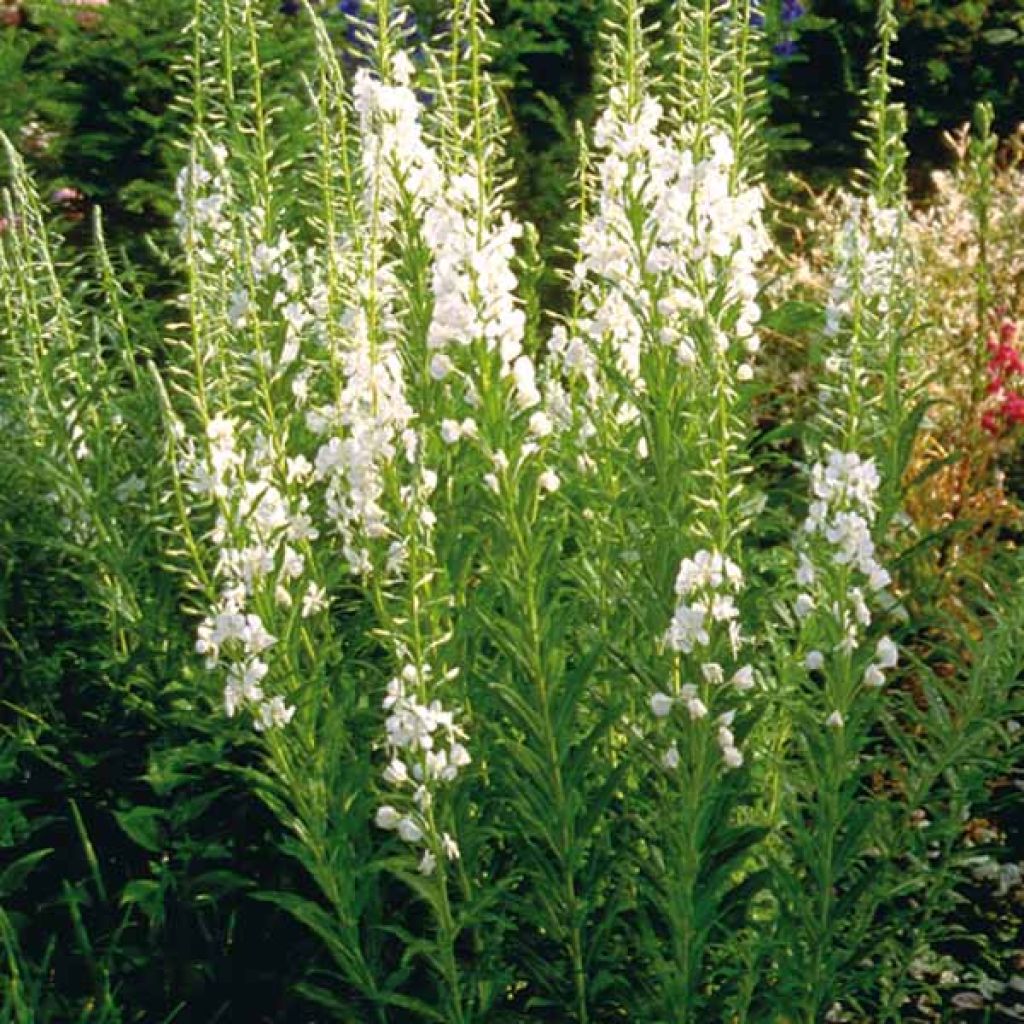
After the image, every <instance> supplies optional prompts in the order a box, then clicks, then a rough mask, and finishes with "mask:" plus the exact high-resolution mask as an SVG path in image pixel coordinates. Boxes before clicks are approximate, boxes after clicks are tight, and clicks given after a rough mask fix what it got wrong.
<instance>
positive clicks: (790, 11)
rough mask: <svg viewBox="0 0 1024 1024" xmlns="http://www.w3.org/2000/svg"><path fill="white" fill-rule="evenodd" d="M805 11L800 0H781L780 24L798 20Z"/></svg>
mask: <svg viewBox="0 0 1024 1024" xmlns="http://www.w3.org/2000/svg"><path fill="white" fill-rule="evenodd" d="M806 13H807V9H806V8H805V7H804V5H803V4H802V3H800V0H782V13H781V17H782V24H783V25H792V24H793V22H794V21H798V20H799V19H800V18H802V17H803V16H804V15H805V14H806Z"/></svg>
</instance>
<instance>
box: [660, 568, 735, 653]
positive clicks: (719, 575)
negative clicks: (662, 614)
mask: <svg viewBox="0 0 1024 1024" xmlns="http://www.w3.org/2000/svg"><path fill="white" fill-rule="evenodd" d="M742 587H743V573H742V572H741V571H740V567H739V566H738V565H736V563H735V562H733V561H732V560H731V559H729V558H726V557H725V556H724V555H722V554H720V553H719V552H717V551H698V552H697V554H696V555H694V556H693V558H684V559H683V560H682V562H681V563H680V565H679V573H678V575H677V576H676V588H675V590H676V597H677V598H678V599H679V600H678V602H677V604H676V609H675V612H674V613H673V615H672V622H671V623H670V625H669V627H668V631H667V632H666V634H665V644H666V645H667V646H668V647H669V648H670V649H671V650H673V651H678V652H681V653H684V654H690V653H692V652H693V651H694V649H695V648H698V647H707V646H708V645H709V644H710V643H711V633H712V629H713V626H714V624H715V623H718V624H720V625H721V626H724V627H725V629H726V630H727V631H728V636H729V644H730V646H731V648H732V650H733V652H734V653H735V652H737V651H738V650H739V648H740V645H741V643H742V642H743V640H742V634H741V631H740V623H739V614H740V612H739V608H738V607H737V606H736V600H735V596H734V595H735V594H738V593H739V591H740V590H741V589H742Z"/></svg>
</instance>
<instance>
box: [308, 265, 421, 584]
mask: <svg viewBox="0 0 1024 1024" xmlns="http://www.w3.org/2000/svg"><path fill="white" fill-rule="evenodd" d="M390 291H393V288H392V287H391V285H390V284H389V282H388V281H387V280H386V279H385V274H384V273H383V272H382V273H381V274H379V275H378V282H377V287H376V294H377V302H378V315H381V314H383V313H385V312H386V311H387V310H389V308H390V303H389V302H388V301H387V299H386V298H385V299H384V301H381V298H382V296H387V295H388V294H389V292H390ZM346 328H347V333H348V338H347V345H346V347H345V348H344V350H343V351H342V353H341V354H340V355H339V357H338V362H339V367H340V369H341V372H342V377H343V385H342V387H341V392H340V394H339V395H338V398H337V400H336V401H335V402H334V403H333V404H331V405H326V406H319V407H317V408H316V409H311V410H310V412H309V413H308V414H307V417H306V421H307V424H308V425H309V427H310V429H311V430H313V432H314V433H316V434H319V435H320V436H321V437H322V438H324V439H325V440H323V441H322V443H321V444H320V447H319V449H318V450H317V453H316V457H315V460H314V466H313V471H314V474H315V477H316V479H317V480H319V481H321V482H322V483H324V484H325V499H326V515H327V518H328V520H329V521H330V523H331V526H332V529H333V530H335V531H336V532H337V533H338V535H339V537H340V538H341V542H342V551H343V554H344V556H345V559H346V561H347V562H348V564H349V568H350V569H351V571H352V572H353V573H356V574H359V575H366V574H368V573H370V572H371V571H372V570H373V568H374V564H373V558H372V555H371V545H372V543H373V542H374V541H378V542H379V541H381V540H384V539H386V538H389V537H392V538H393V527H392V524H391V523H390V521H389V517H388V513H387V510H386V494H385V492H386V490H387V486H388V473H389V467H390V466H391V465H392V464H393V463H394V462H395V460H396V458H398V457H399V456H402V457H404V459H405V460H406V462H407V463H409V464H410V465H411V464H413V463H415V461H416V459H417V454H418V450H419V435H418V434H417V433H416V431H415V430H414V429H413V427H412V423H413V419H414V412H413V409H412V407H411V406H410V405H409V403H408V401H407V399H406V395H405V380H404V376H403V371H402V363H401V357H400V356H399V354H398V351H397V348H396V346H395V343H394V341H393V340H378V341H377V342H376V343H375V342H374V341H373V340H372V339H371V337H370V327H369V324H368V322H367V316H366V313H365V310H364V309H363V308H356V309H354V310H352V311H351V314H350V315H349V316H348V318H347V323H346ZM381 333H382V335H383V338H387V337H389V335H390V337H391V338H392V339H393V338H394V334H393V332H387V331H384V332H381ZM392 543H395V542H394V540H392Z"/></svg>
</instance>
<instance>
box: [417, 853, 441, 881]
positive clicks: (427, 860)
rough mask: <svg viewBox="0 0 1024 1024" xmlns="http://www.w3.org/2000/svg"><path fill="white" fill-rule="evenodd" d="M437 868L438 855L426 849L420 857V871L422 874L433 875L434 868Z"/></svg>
mask: <svg viewBox="0 0 1024 1024" xmlns="http://www.w3.org/2000/svg"><path fill="white" fill-rule="evenodd" d="M436 868H437V857H435V856H434V855H433V854H432V853H431V852H430V850H424V851H423V856H422V857H420V863H419V867H418V869H417V870H418V871H419V873H420V874H421V875H432V874H433V873H434V870H435V869H436Z"/></svg>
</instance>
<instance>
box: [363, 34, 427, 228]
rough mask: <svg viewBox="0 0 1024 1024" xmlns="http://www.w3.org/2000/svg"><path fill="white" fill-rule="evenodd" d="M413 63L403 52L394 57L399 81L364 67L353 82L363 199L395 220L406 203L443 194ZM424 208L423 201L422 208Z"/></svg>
mask: <svg viewBox="0 0 1024 1024" xmlns="http://www.w3.org/2000/svg"><path fill="white" fill-rule="evenodd" d="M413 71H414V68H413V64H412V61H411V60H410V59H409V57H408V56H407V55H406V54H405V53H402V52H401V51H399V52H398V53H396V54H395V56H394V58H393V59H392V62H391V76H392V81H393V84H388V83H386V82H382V81H381V80H380V79H379V78H378V77H377V76H376V75H375V74H374V73H373V72H372V71H370V70H368V69H367V68H360V69H359V70H358V71H357V72H356V75H355V81H354V82H353V84H352V96H353V100H354V104H355V109H356V113H357V114H358V115H359V136H360V152H361V154H362V166H363V182H364V186H363V203H364V205H365V207H366V210H367V212H368V213H369V214H370V215H371V216H374V215H375V216H378V217H380V218H382V220H383V222H384V223H385V224H388V223H390V222H391V220H392V219H393V218H394V217H395V215H396V212H397V210H398V208H399V206H400V205H401V203H402V202H403V200H407V201H409V202H412V203H414V204H430V203H432V202H433V201H434V200H435V199H436V197H437V196H438V195H440V194H441V192H442V190H443V186H444V175H443V173H442V171H441V165H440V161H439V160H438V158H437V154H436V153H435V151H434V149H433V147H432V146H431V145H430V144H429V143H428V142H427V140H426V139H425V138H424V135H423V125H422V124H421V122H420V114H421V112H422V108H421V106H420V102H419V100H418V99H417V98H416V93H415V92H414V91H413V90H412V89H411V88H410V86H409V83H410V81H411V80H412V75H413ZM418 212H420V213H422V212H423V205H421V206H420V209H419V211H418Z"/></svg>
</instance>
